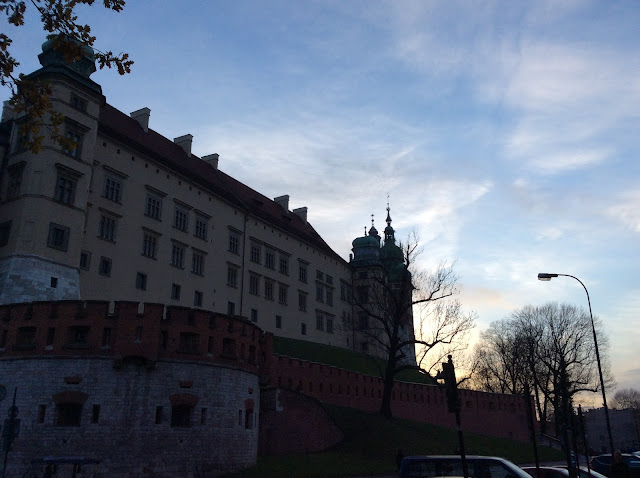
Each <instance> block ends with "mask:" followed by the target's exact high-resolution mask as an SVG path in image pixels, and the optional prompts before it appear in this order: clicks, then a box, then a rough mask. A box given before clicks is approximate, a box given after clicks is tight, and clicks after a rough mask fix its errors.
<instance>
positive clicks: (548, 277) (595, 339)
mask: <svg viewBox="0 0 640 478" xmlns="http://www.w3.org/2000/svg"><path fill="white" fill-rule="evenodd" d="M559 276H562V277H571V278H572V279H575V280H577V281H578V282H580V285H581V286H582V288H583V289H584V291H585V292H586V293H587V303H588V304H589V316H590V317H591V330H592V332H593V343H594V345H595V348H596V361H597V362H598V373H599V374H600V388H601V389H602V404H603V405H604V416H605V418H606V419H607V432H608V433H609V447H610V448H611V456H612V457H613V452H614V447H613V435H611V422H610V421H609V407H607V395H606V394H605V391H604V379H603V378H602V366H601V365H600V352H599V351H598V337H597V336H596V326H595V324H594V323H593V313H592V312H591V299H590V298H589V291H588V290H587V287H586V286H585V285H584V284H583V283H582V281H581V280H580V279H578V278H577V277H575V276H572V275H569V274H549V273H548V272H540V273H538V280H541V281H545V282H546V281H550V280H551V279H553V278H554V277H559Z"/></svg>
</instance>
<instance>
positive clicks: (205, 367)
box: [0, 301, 270, 478]
mask: <svg viewBox="0 0 640 478" xmlns="http://www.w3.org/2000/svg"><path fill="white" fill-rule="evenodd" d="M108 305H109V304H108V303H106V302H105V303H102V302H95V303H83V302H75V301H68V302H67V301H65V302H53V303H50V302H42V303H31V304H16V305H13V306H3V307H0V346H1V347H0V354H1V355H0V357H1V358H0V371H1V377H2V383H3V385H5V386H6V387H7V390H8V397H7V398H6V399H5V400H4V401H2V402H0V415H2V416H4V417H6V416H7V411H8V408H9V407H10V406H11V397H12V396H13V395H12V394H13V391H14V389H15V388H17V399H16V405H18V407H19V410H20V413H19V416H18V418H20V420H21V424H20V435H19V437H18V438H17V440H16V441H15V443H14V446H13V449H12V451H11V452H10V454H9V463H8V468H7V476H22V474H23V473H24V472H25V471H27V470H32V471H36V472H37V473H38V474H39V475H42V472H43V465H32V461H33V460H36V459H39V458H43V457H45V456H58V457H60V456H67V457H68V456H80V457H84V458H89V459H95V460H97V461H99V463H98V464H95V465H86V466H84V468H83V473H84V476H114V477H127V478H132V477H143V476H153V477H174V476H192V477H199V476H201V477H205V476H217V475H219V474H221V473H223V472H228V471H231V470H238V469H242V468H246V467H249V466H251V465H252V464H254V463H255V461H256V457H257V448H258V422H259V403H260V383H259V382H260V370H261V367H262V365H263V364H264V363H265V362H266V360H267V357H268V356H269V355H270V336H267V335H264V334H262V333H261V331H260V330H259V329H258V328H257V327H255V326H254V325H253V324H251V323H250V322H248V321H246V320H245V319H242V318H240V317H229V316H221V315H215V314H212V313H210V312H203V311H198V310H192V309H183V308H167V309H165V308H164V307H163V306H162V305H159V304H146V305H145V307H144V312H143V313H142V314H138V304H137V303H123V302H118V303H116V306H115V311H114V314H113V315H110V314H109V313H108V310H109V307H108ZM163 316H164V318H163ZM34 467H35V469H34ZM64 467H68V468H69V470H66V469H64ZM67 471H68V472H69V473H67ZM65 473H66V476H70V465H60V466H59V469H58V475H59V476H65Z"/></svg>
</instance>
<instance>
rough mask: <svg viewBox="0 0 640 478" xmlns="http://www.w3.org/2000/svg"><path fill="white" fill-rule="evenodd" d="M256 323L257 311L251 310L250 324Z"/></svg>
mask: <svg viewBox="0 0 640 478" xmlns="http://www.w3.org/2000/svg"><path fill="white" fill-rule="evenodd" d="M257 321H258V309H251V322H257Z"/></svg>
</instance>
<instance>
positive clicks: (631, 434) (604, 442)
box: [583, 408, 640, 453]
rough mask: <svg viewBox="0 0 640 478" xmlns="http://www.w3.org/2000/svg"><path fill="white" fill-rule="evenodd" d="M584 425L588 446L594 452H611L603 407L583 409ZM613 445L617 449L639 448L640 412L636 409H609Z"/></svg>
mask: <svg viewBox="0 0 640 478" xmlns="http://www.w3.org/2000/svg"><path fill="white" fill-rule="evenodd" d="M583 419H584V427H585V431H586V434H587V442H588V443H589V448H590V449H591V450H592V451H593V452H594V453H611V450H610V449H609V448H610V446H609V433H608V431H607V422H606V417H605V414H604V408H594V409H591V410H585V411H584V417H583ZM609 421H610V422H611V434H612V435H613V446H614V447H615V448H616V449H619V450H625V451H635V450H640V414H639V412H638V410H631V409H628V410H611V409H610V410H609Z"/></svg>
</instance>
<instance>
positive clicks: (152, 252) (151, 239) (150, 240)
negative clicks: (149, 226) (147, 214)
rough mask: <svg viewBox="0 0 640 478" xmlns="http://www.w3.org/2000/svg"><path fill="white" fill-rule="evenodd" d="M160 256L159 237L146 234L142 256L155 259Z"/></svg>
mask: <svg viewBox="0 0 640 478" xmlns="http://www.w3.org/2000/svg"><path fill="white" fill-rule="evenodd" d="M157 254H158V237H157V236H156V235H155V234H152V233H149V232H145V233H144V235H143V238H142V255H143V256H146V257H150V258H152V259H155V258H156V257H157Z"/></svg>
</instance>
